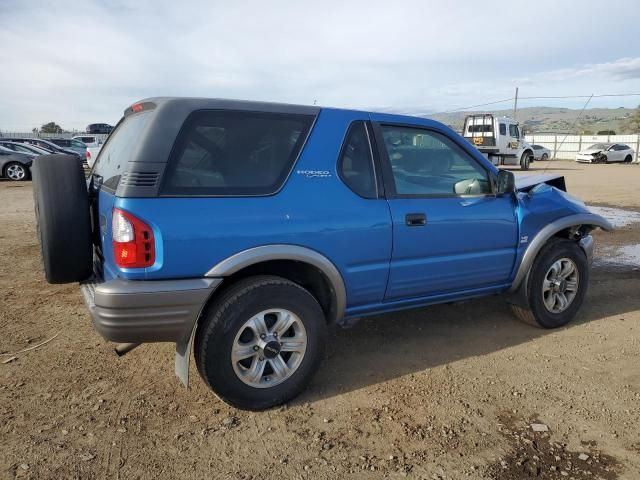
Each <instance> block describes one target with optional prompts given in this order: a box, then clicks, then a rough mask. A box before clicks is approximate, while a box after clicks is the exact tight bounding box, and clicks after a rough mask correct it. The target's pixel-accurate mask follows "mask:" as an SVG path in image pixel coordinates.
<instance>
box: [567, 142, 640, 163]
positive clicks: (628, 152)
mask: <svg viewBox="0 0 640 480" xmlns="http://www.w3.org/2000/svg"><path fill="white" fill-rule="evenodd" d="M634 154H635V152H634V151H633V149H632V148H631V147H630V146H629V145H625V144H624V143H596V144H595V145H591V146H590V147H589V148H587V149H586V150H582V151H580V152H578V154H577V155H576V162H583V163H611V162H624V163H631V162H632V161H633V156H634Z"/></svg>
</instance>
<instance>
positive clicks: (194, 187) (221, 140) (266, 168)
mask: <svg viewBox="0 0 640 480" xmlns="http://www.w3.org/2000/svg"><path fill="white" fill-rule="evenodd" d="M312 122H313V117H312V116H309V115H290V114H275V113H261V112H239V111H228V110H226V111H225V110H202V111H198V112H195V113H193V114H192V115H191V116H190V117H189V119H188V120H187V122H186V124H185V125H184V127H183V128H182V131H181V133H180V136H179V138H178V141H177V144H176V147H175V149H174V152H173V154H172V158H171V160H170V163H169V167H168V171H167V174H166V177H165V183H164V188H163V193H164V194H165V195H267V194H271V193H274V192H276V191H277V190H278V189H279V188H280V187H281V186H282V184H283V182H284V181H285V179H286V177H287V175H288V174H289V172H290V171H291V167H292V166H293V163H294V162H295V160H296V157H297V156H298V154H299V152H300V149H301V148H302V144H303V143H304V140H305V138H306V137H307V134H308V132H309V128H310V127H311V124H312Z"/></svg>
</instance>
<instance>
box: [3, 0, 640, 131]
mask: <svg viewBox="0 0 640 480" xmlns="http://www.w3.org/2000/svg"><path fill="white" fill-rule="evenodd" d="M605 5H606V6H605ZM638 18H640V2H639V1H638V0H628V1H625V0H620V1H618V0H610V1H608V2H604V3H603V2H602V1H601V0H598V1H597V2H596V1H593V0H582V1H572V0H569V1H558V0H554V1H547V0H537V1H535V2H533V1H528V2H524V1H515V2H505V1H504V0H502V1H499V2H498V1H492V0H483V1H482V2H480V1H478V0H471V1H467V0H459V1H451V0H449V1H431V0H419V1H413V0H406V1H402V0H396V1H390V0H386V1H377V0H367V1H359V0H356V1H344V0H343V1H333V0H323V1H293V0H291V1H278V0H275V1H268V2H267V1H242V0H234V1H230V0H226V1H218V0H208V1H189V0H172V1H165V0H155V1H146V0H140V1H135V2H134V1H109V0H83V1H65V0H60V1H53V0H52V1H44V0H31V1H23V0H0V65H2V66H3V68H2V74H0V131H4V132H7V131H31V129H32V128H34V127H39V126H41V125H42V124H43V123H46V122H49V121H55V122H57V123H58V124H60V125H61V126H62V127H63V128H65V129H68V130H71V129H80V130H83V129H84V128H85V126H86V125H87V124H89V123H111V124H115V123H116V122H117V121H118V119H119V118H120V116H121V115H122V112H123V111H124V109H125V108H126V107H127V106H128V105H130V104H132V103H133V102H135V101H137V100H140V99H142V98H146V97H152V96H167V95H168V96H174V95H179V96H204V97H219V98H237V99H249V100H266V101H276V102H288V103H300V104H313V103H314V102H317V104H318V105H324V106H334V107H344V108H357V109H371V110H376V109H378V110H393V111H400V112H408V113H424V114H428V113H435V112H442V111H449V110H457V109H462V108H465V107H469V106H473V105H478V104H481V103H486V102H492V101H496V100H502V99H509V98H512V97H513V95H514V90H515V87H516V86H517V87H519V93H520V96H521V97H527V96H563V95H591V94H596V95H598V94H618V93H640V28H639V27H638ZM584 102H585V99H562V100H558V99H535V100H521V101H520V102H519V106H562V107H568V108H581V107H582V106H583V104H584ZM638 104H640V96H631V97H608V98H594V99H593V100H592V101H591V102H590V104H589V107H620V106H625V107H635V106H637V105H638ZM511 105H512V102H505V103H503V104H498V105H495V106H494V107H495V108H509V107H510V106H511Z"/></svg>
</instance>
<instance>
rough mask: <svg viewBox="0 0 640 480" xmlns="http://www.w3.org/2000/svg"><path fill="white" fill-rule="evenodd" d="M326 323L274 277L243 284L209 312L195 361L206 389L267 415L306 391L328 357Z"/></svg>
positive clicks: (300, 291)
mask: <svg viewBox="0 0 640 480" xmlns="http://www.w3.org/2000/svg"><path fill="white" fill-rule="evenodd" d="M325 336H326V321H325V317H324V313H323V312H322V309H321V308H320V305H319V304H318V302H317V301H316V299H315V298H314V297H313V296H312V295H311V294H310V293H309V292H308V291H307V290H305V289H304V288H302V287H301V286H300V285H297V284H295V283H293V282H290V281H289V280H286V279H284V278H280V277H273V276H259V277H251V278H248V279H246V280H242V281H240V282H239V283H238V284H236V285H234V286H232V287H231V288H229V290H228V291H226V292H225V293H223V294H222V296H221V297H220V298H219V299H218V300H217V301H216V302H215V303H214V305H213V306H212V307H211V308H210V309H209V310H208V313H207V314H206V316H205V318H203V320H202V324H201V325H200V326H199V327H198V332H197V334H196V340H195V348H194V355H195V359H196V364H197V366H198V371H199V372H200V375H201V376H202V378H203V379H204V381H205V382H206V383H207V385H208V386H209V387H210V388H211V389H212V390H213V391H214V392H215V393H216V394H217V395H218V396H219V397H220V398H221V399H222V400H224V401H225V402H227V403H229V404H231V405H233V406H235V407H238V408H243V409H247V410H264V409H267V408H270V407H273V406H276V405H280V404H282V403H284V402H287V401H289V400H291V399H292V398H294V397H295V396H296V395H298V394H299V393H300V392H302V390H304V388H305V387H306V386H307V385H308V383H309V382H310V380H311V378H312V377H313V375H314V374H315V372H316V370H317V368H318V366H319V364H320V361H321V359H322V355H323V352H324V345H325Z"/></svg>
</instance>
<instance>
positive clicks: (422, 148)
mask: <svg viewBox="0 0 640 480" xmlns="http://www.w3.org/2000/svg"><path fill="white" fill-rule="evenodd" d="M382 132H383V138H384V145H385V148H386V150H387V154H388V157H389V162H390V164H391V170H392V174H393V181H394V186H395V191H396V194H398V195H424V196H429V195H434V196H442V195H484V194H488V193H491V186H490V183H489V177H488V174H487V172H486V170H485V169H484V168H482V167H481V166H480V165H479V164H478V163H477V162H476V161H475V160H474V159H473V158H472V157H471V156H470V155H469V154H468V153H467V152H465V151H464V150H463V149H462V147H460V146H459V145H457V144H456V143H455V142H453V141H452V140H451V139H449V138H448V137H446V136H444V135H442V134H440V133H436V132H432V131H430V130H422V129H419V128H412V127H398V126H389V125H387V126H383V127H382Z"/></svg>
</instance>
